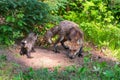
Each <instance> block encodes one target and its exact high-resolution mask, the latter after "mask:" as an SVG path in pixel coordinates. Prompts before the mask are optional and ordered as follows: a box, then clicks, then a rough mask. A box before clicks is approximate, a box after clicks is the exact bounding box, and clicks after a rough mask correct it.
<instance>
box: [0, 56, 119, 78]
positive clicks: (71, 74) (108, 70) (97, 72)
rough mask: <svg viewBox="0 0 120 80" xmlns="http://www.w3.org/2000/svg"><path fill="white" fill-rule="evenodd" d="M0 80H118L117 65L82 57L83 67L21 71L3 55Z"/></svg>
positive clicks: (0, 60)
mask: <svg viewBox="0 0 120 80" xmlns="http://www.w3.org/2000/svg"><path fill="white" fill-rule="evenodd" d="M0 62H1V64H0V80H120V76H119V75H120V67H119V64H114V65H113V66H112V65H110V64H108V63H106V62H98V61H92V60H90V55H87V56H85V57H84V65H82V66H74V65H73V66H68V67H66V68H64V70H60V69H59V68H60V67H56V68H54V70H53V71H50V70H49V69H47V68H41V69H38V70H34V69H33V68H28V69H26V70H24V71H22V70H21V67H20V65H19V64H16V63H13V62H9V61H7V59H6V56H5V55H0Z"/></svg>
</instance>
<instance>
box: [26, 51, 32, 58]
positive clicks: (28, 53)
mask: <svg viewBox="0 0 120 80" xmlns="http://www.w3.org/2000/svg"><path fill="white" fill-rule="evenodd" d="M30 52H31V51H30V50H27V53H26V56H27V58H32V57H31V55H30Z"/></svg>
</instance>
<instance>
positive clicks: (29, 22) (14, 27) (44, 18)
mask: <svg viewBox="0 0 120 80" xmlns="http://www.w3.org/2000/svg"><path fill="white" fill-rule="evenodd" d="M0 7H1V8H0V16H2V18H3V22H4V23H0V33H1V34H0V36H2V37H1V38H0V44H7V45H11V44H14V40H15V39H17V38H19V37H22V36H23V34H26V33H28V32H30V31H33V30H34V28H35V27H34V26H35V25H40V24H44V23H46V22H48V21H49V20H48V19H49V18H48V15H49V6H48V5H47V4H46V3H43V2H39V1H37V0H18V1H17V0H1V1H0ZM0 19H1V18H0Z"/></svg>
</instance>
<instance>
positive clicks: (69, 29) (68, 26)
mask: <svg viewBox="0 0 120 80" xmlns="http://www.w3.org/2000/svg"><path fill="white" fill-rule="evenodd" d="M55 35H58V39H57V40H56V41H55V43H54V51H55V52H59V51H58V50H57V44H58V43H59V42H60V43H61V45H62V46H63V47H64V48H65V49H66V50H67V52H68V56H69V57H70V58H71V59H72V58H75V57H76V55H78V56H82V54H81V53H82V47H83V32H82V31H81V30H80V29H79V26H78V25H77V24H76V23H74V22H72V21H68V20H64V21H61V22H60V23H59V24H58V25H56V26H54V27H53V28H51V29H50V30H48V31H47V32H46V33H45V36H44V40H45V41H47V42H48V43H50V44H52V43H53V42H52V37H54V36H55ZM75 44H76V45H77V48H74V47H73V46H75ZM66 45H67V46H66Z"/></svg>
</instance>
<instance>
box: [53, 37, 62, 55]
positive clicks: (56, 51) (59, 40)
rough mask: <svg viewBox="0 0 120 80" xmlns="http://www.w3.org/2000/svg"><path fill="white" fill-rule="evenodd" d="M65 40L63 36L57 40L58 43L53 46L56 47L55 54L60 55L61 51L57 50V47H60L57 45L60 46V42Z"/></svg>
mask: <svg viewBox="0 0 120 80" xmlns="http://www.w3.org/2000/svg"><path fill="white" fill-rule="evenodd" d="M63 39H64V37H63V36H62V37H59V38H58V39H57V41H56V42H55V44H54V46H53V47H54V52H55V53H59V51H58V50H57V47H58V45H57V44H58V43H59V42H61V41H62V40H63Z"/></svg>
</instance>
